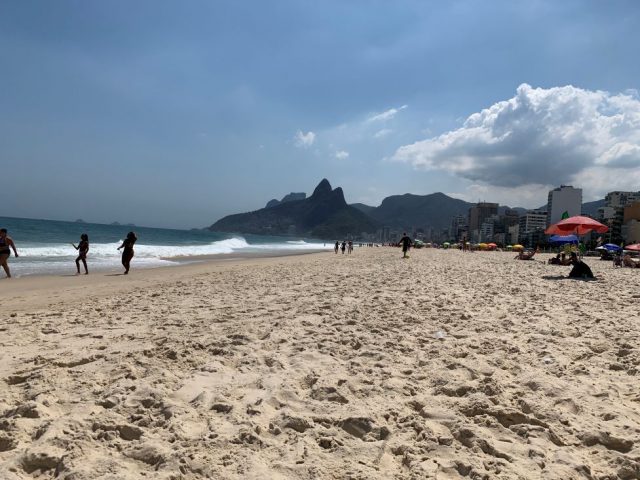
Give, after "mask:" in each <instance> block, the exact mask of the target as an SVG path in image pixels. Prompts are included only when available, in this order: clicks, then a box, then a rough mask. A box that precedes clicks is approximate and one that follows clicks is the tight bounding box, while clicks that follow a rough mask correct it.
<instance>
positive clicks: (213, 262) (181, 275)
mask: <svg viewBox="0 0 640 480" xmlns="http://www.w3.org/2000/svg"><path fill="white" fill-rule="evenodd" d="M322 253H327V252H325V251H323V250H313V251H289V252H278V253H271V252H265V253H264V254H263V253H261V252H260V253H250V252H247V253H242V254H240V253H239V254H237V255H236V254H217V255H202V256H198V260H194V261H184V260H182V259H181V260H180V261H179V262H178V263H177V264H176V265H170V266H159V267H149V268H139V269H136V268H135V264H134V265H133V266H132V269H131V271H130V273H129V274H128V275H124V274H123V273H122V268H119V269H117V270H115V269H107V270H98V271H96V272H95V273H94V272H90V273H89V275H85V274H80V275H76V274H75V273H70V274H42V275H25V276H21V277H12V278H11V279H7V278H2V279H0V285H1V286H2V293H3V297H4V298H3V300H2V307H3V310H4V311H5V312H7V313H9V314H11V313H15V312H19V311H22V310H24V309H26V308H32V307H34V306H37V307H38V308H42V307H46V306H47V305H50V304H51V303H54V302H56V301H64V302H81V301H83V299H84V300H87V299H96V298H102V297H105V296H108V295H111V294H115V293H118V292H122V291H126V290H130V289H132V288H137V287H143V286H149V285H150V284H157V283H160V282H164V281H167V280H171V279H173V280H175V281H178V280H184V279H189V278H192V277H194V276H197V275H201V274H205V273H208V272H211V271H214V270H215V269H216V268H221V269H224V268H227V267H233V266H236V265H250V264H261V263H265V262H273V261H274V260H278V259H282V260H283V261H287V259H293V258H296V257H300V256H309V255H320V254H322ZM175 258H177V257H172V259H175ZM184 258H189V259H192V258H194V257H184ZM88 287H90V288H92V290H91V291H90V292H89V294H87V292H86V289H87V288H88ZM36 294H38V296H37V297H36Z"/></svg>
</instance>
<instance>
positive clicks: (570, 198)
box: [546, 185, 582, 226]
mask: <svg viewBox="0 0 640 480" xmlns="http://www.w3.org/2000/svg"><path fill="white" fill-rule="evenodd" d="M581 213H582V189H581V188H574V187H572V186H571V185H561V186H560V187H558V188H554V189H553V190H551V191H550V192H549V197H548V199H547V223H546V226H549V225H552V224H554V223H558V222H559V221H560V220H562V217H563V216H564V215H565V214H566V215H568V216H569V217H573V216H575V215H580V214H581Z"/></svg>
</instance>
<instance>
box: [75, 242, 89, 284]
mask: <svg viewBox="0 0 640 480" xmlns="http://www.w3.org/2000/svg"><path fill="white" fill-rule="evenodd" d="M71 245H73V248H75V249H76V250H78V258H76V268H77V269H78V275H80V260H82V265H84V274H85V275H89V269H88V268H87V253H89V236H88V235H87V234H86V233H83V234H82V235H80V243H79V244H78V246H77V247H76V246H75V244H73V243H72V244H71Z"/></svg>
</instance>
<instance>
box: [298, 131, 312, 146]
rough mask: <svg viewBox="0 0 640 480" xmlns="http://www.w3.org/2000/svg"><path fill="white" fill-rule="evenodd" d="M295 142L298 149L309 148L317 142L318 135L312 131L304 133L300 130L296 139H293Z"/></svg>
mask: <svg viewBox="0 0 640 480" xmlns="http://www.w3.org/2000/svg"><path fill="white" fill-rule="evenodd" d="M293 141H294V143H295V145H296V147H300V148H309V147H310V146H311V145H313V144H314V142H315V141H316V134H315V133H313V132H311V131H309V132H307V133H304V132H302V131H301V130H298V131H297V132H296V135H295V137H293Z"/></svg>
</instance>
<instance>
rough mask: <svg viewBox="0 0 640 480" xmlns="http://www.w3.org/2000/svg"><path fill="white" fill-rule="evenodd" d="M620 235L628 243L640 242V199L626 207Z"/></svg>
mask: <svg viewBox="0 0 640 480" xmlns="http://www.w3.org/2000/svg"><path fill="white" fill-rule="evenodd" d="M623 211H624V214H623V217H622V225H621V227H620V235H621V237H622V240H623V241H624V242H625V243H627V244H630V243H640V201H637V202H634V203H632V204H630V205H627V206H626V207H624V210H623Z"/></svg>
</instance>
